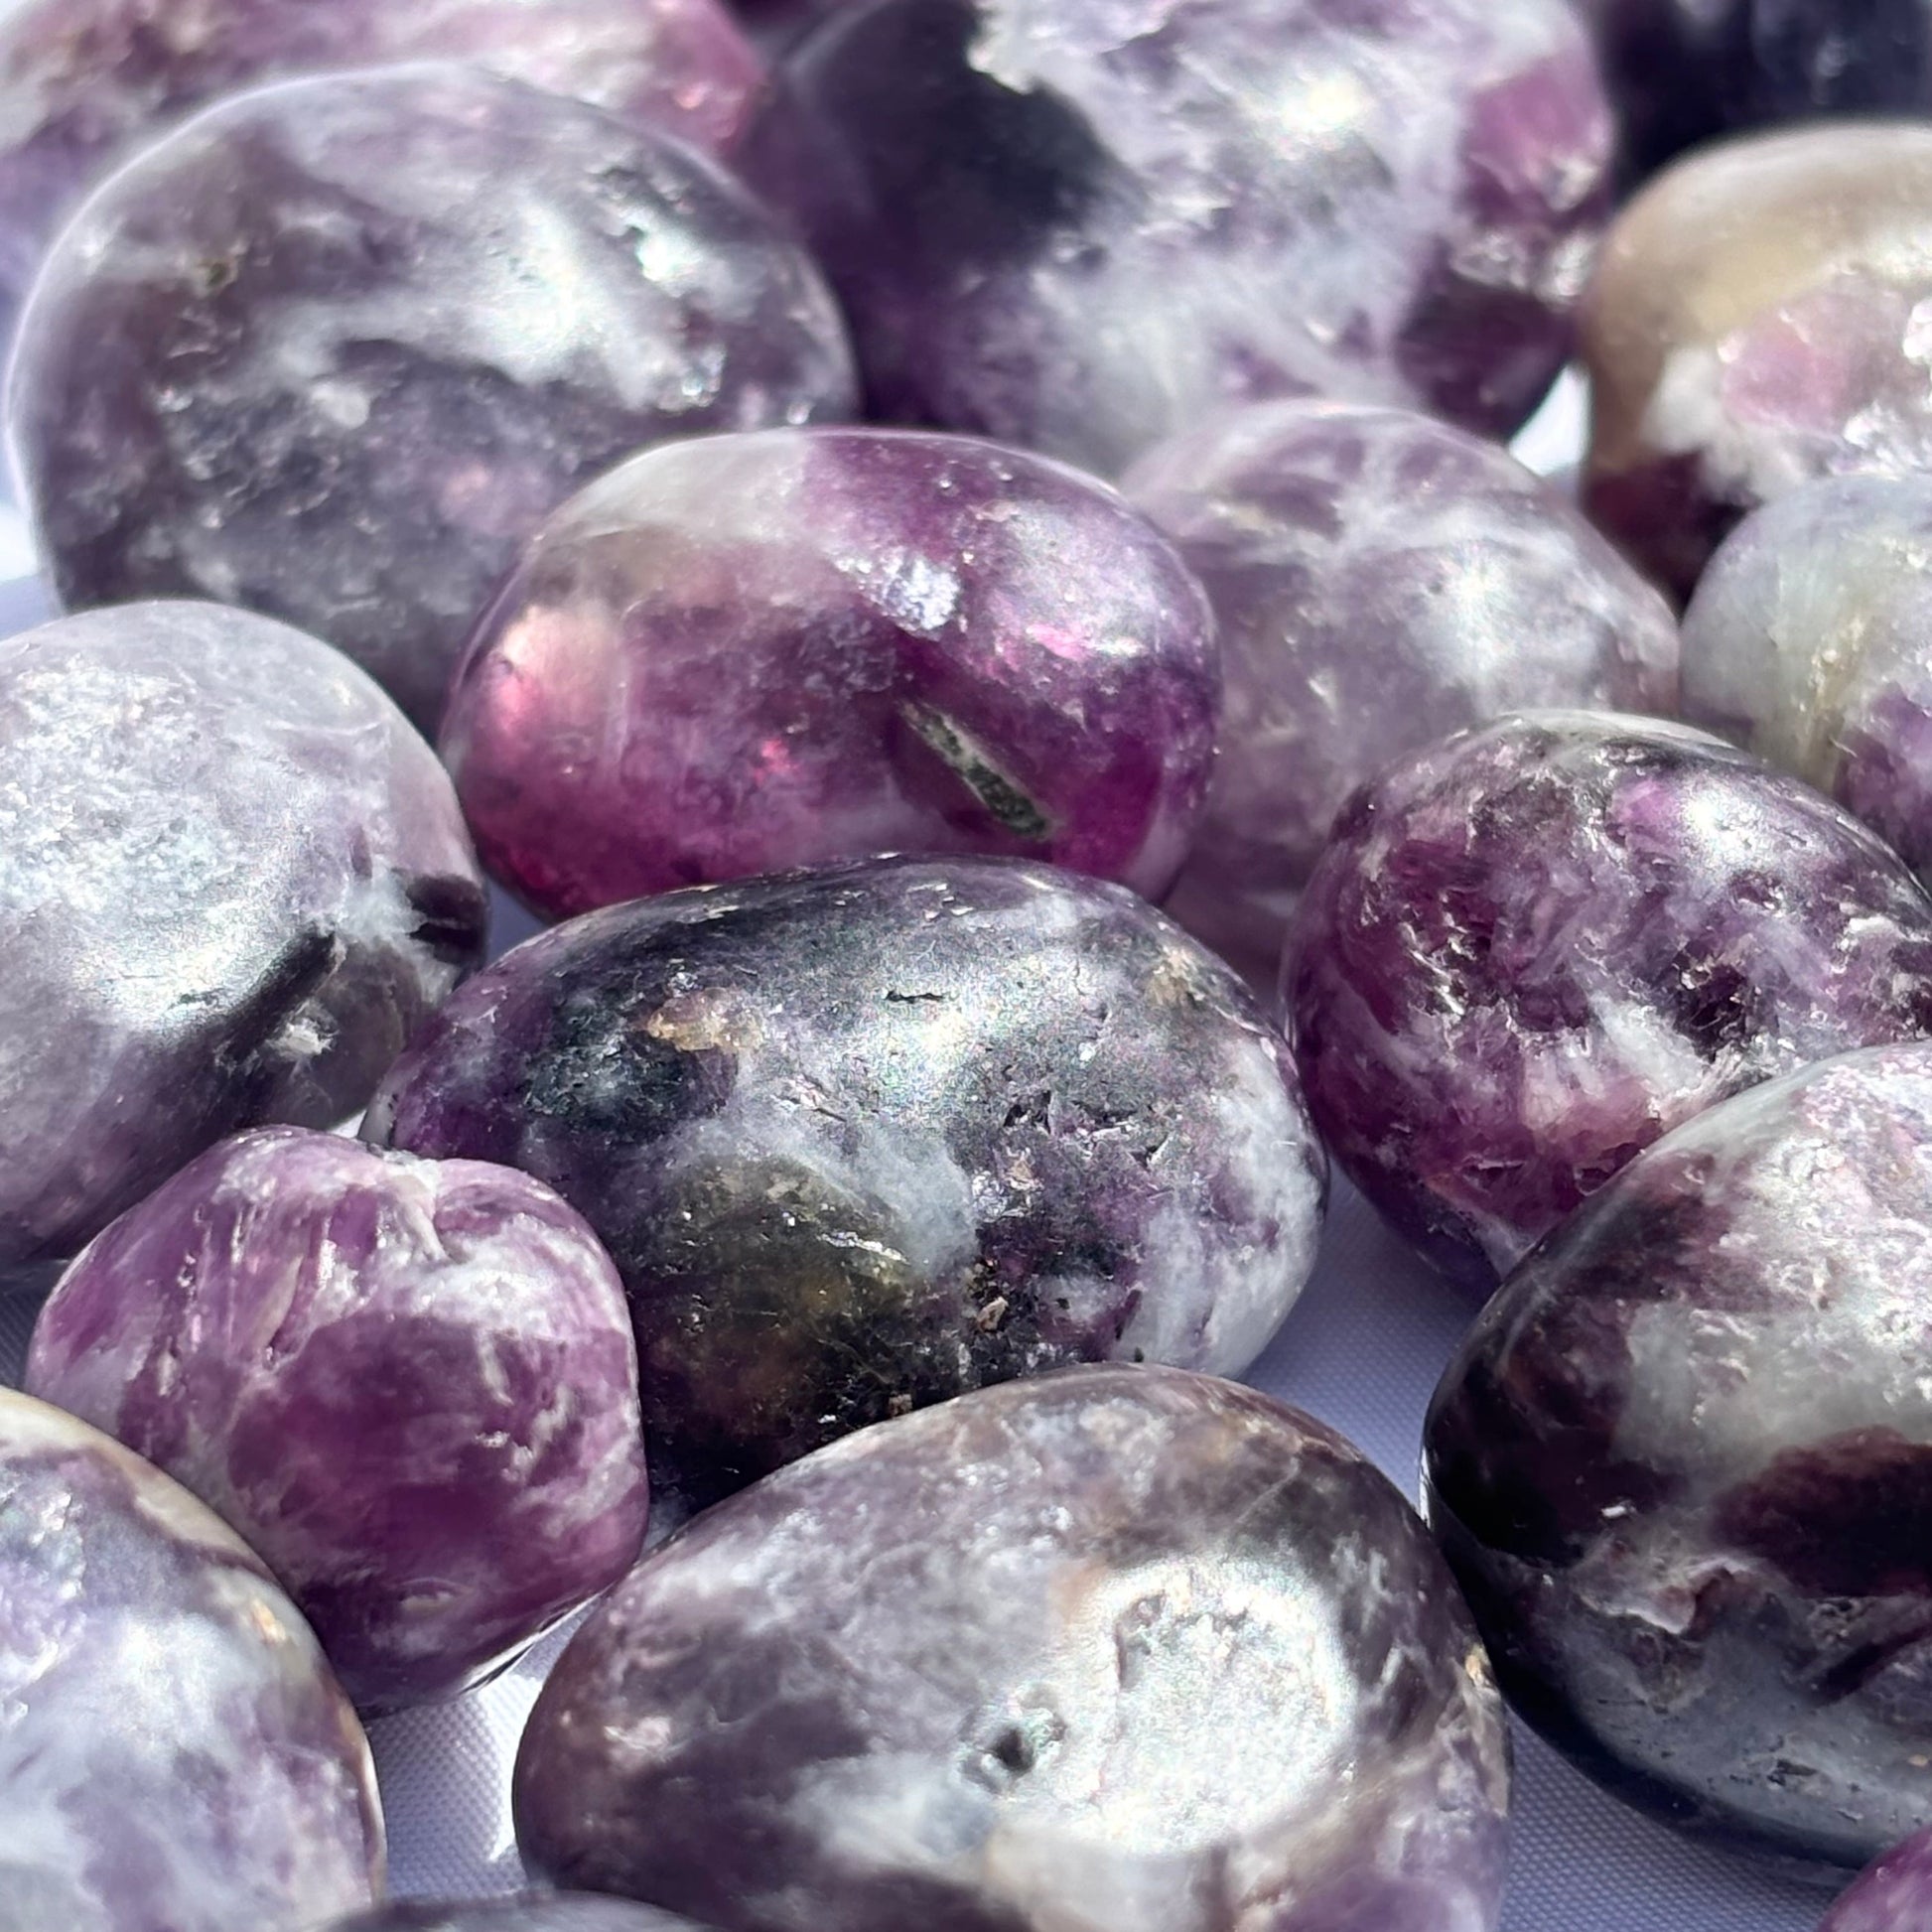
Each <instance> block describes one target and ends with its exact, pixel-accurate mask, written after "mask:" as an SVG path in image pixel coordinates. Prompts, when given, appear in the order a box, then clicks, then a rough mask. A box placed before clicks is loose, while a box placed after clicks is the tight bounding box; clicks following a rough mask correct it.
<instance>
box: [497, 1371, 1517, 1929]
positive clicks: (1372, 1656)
mask: <svg viewBox="0 0 1932 1932" xmlns="http://www.w3.org/2000/svg"><path fill="white" fill-rule="evenodd" d="M1508 1796H1509V1765H1508V1744H1507V1736H1506V1731H1505V1728H1504V1723H1503V1716H1502V1709H1501V1705H1500V1703H1499V1701H1498V1699H1497V1697H1496V1694H1495V1690H1494V1687H1493V1685H1492V1683H1491V1681H1490V1676H1489V1670H1488V1666H1487V1663H1486V1661H1485V1659H1484V1657H1483V1654H1482V1650H1481V1647H1480V1645H1479V1644H1478V1643H1477V1642H1476V1640H1475V1637H1474V1634H1473V1632H1472V1630H1471V1628H1470V1626H1469V1622H1468V1618H1467V1613H1466V1611H1465V1610H1464V1608H1463V1605H1462V1602H1461V1600H1460V1598H1459V1596H1458V1595H1457V1594H1456V1590H1455V1587H1454V1585H1453V1583H1452V1582H1451V1580H1450V1578H1449V1574H1448V1572H1447V1570H1446V1569H1445V1568H1444V1565H1443V1562H1442V1559H1441V1557H1440V1556H1439V1555H1438V1554H1437V1552H1436V1550H1435V1548H1434V1546H1433V1545H1432V1544H1431V1542H1430V1540H1429V1538H1428V1536H1427V1534H1426V1533H1425V1532H1424V1530H1423V1527H1422V1525H1421V1524H1420V1523H1419V1522H1418V1521H1417V1519H1416V1517H1415V1515H1414V1514H1413V1512H1412V1511H1411V1510H1410V1509H1409V1507H1408V1505H1407V1504H1406V1503H1404V1502H1403V1500H1402V1498H1401V1497H1400V1496H1399V1495H1398V1494H1397V1492H1396V1490H1395V1489H1394V1488H1393V1487H1392V1486H1391V1485H1390V1483H1389V1482H1388V1481H1387V1480H1386V1479H1385V1478H1384V1477H1383V1476H1382V1475H1381V1474H1379V1473H1378V1472H1377V1471H1376V1470H1375V1469H1374V1468H1373V1467H1372V1466H1371V1465H1370V1464H1369V1463H1368V1462H1367V1461H1366V1460H1365V1459H1364V1458H1363V1457H1362V1456H1361V1455H1360V1454H1359V1453H1358V1452H1357V1451H1356V1450H1355V1449H1352V1448H1351V1447H1350V1446H1349V1445H1348V1444H1346V1443H1345V1442H1343V1441H1342V1440H1341V1439H1340V1438H1339V1437H1337V1436H1335V1435H1333V1434H1332V1433H1331V1432H1330V1431H1328V1430H1327V1429H1325V1428H1323V1427H1322V1426H1321V1425H1320V1424H1318V1423H1315V1422H1312V1421H1311V1420H1310V1419H1309V1418H1308V1417H1306V1416H1304V1415H1301V1414H1299V1413H1297V1412H1296V1411H1294V1410H1292V1409H1287V1408H1284V1407H1283V1406H1281V1405H1280V1404H1278V1403H1276V1402H1273V1401H1271V1400H1270V1399H1269V1398H1267V1397H1265V1396H1262V1395H1258V1394H1256V1393H1255V1392H1254V1391H1253V1390H1250V1389H1243V1388H1237V1387H1235V1386H1234V1385H1232V1384H1230V1383H1226V1382H1218V1381H1213V1380H1210V1379H1208V1378H1207V1377H1204V1376H1198V1375H1189V1374H1184V1373H1180V1372H1178V1371H1174V1370H1169V1369H1155V1368H1146V1369H1132V1368H1119V1367H1115V1368H1099V1369H1084V1370H1074V1371H1072V1372H1069V1373H1066V1374H1061V1375H1055V1376H1051V1377H1048V1378H1047V1379H1045V1380H1043V1381H1038V1382H1031V1383H1014V1384H1009V1385H1008V1386H1006V1387H1004V1388H999V1389H990V1390H984V1391H982V1392H980V1393H978V1394H975V1395H968V1396H964V1397H961V1398H960V1399H959V1400H958V1401H955V1402H950V1403H947V1404H945V1405H944V1406H942V1407H940V1408H938V1409H933V1410H928V1411H925V1412H923V1413H922V1414H919V1415H917V1416H912V1417H908V1418H906V1419H905V1420H903V1421H900V1422H894V1423H887V1424H884V1425H882V1426H881V1427H879V1428H876V1429H871V1430H867V1431H865V1432H864V1433H863V1434H861V1435H859V1436H856V1437H853V1438H852V1439H850V1440H849V1441H846V1442H843V1443H839V1444H837V1445H835V1446H833V1447H832V1448H830V1449H823V1450H821V1451H820V1452H819V1453H818V1454H816V1455H814V1456H812V1457H811V1458H810V1459H809V1460H807V1461H805V1462H802V1463H799V1464H798V1465H796V1466H795V1467H793V1468H790V1469H787V1470H784V1471H783V1472H781V1473H780V1474H778V1475H776V1476H773V1477H770V1478H769V1479H768V1480H766V1481H764V1482H762V1483H760V1484H759V1485H758V1487H756V1488H754V1489H752V1490H749V1491H747V1492H746V1493H745V1494H744V1495H742V1496H738V1497H735V1498H734V1499H733V1500H732V1501H730V1502H728V1503H725V1504H723V1505H721V1506H720V1507H719V1508H717V1509H715V1510H713V1511H711V1512H710V1513H709V1514H708V1515H706V1516H704V1517H703V1518H701V1519H700V1520H699V1521H698V1522H696V1523H694V1524H692V1525H691V1527H690V1528H689V1529H687V1530H686V1531H685V1532H684V1534H683V1535H682V1536H680V1537H678V1538H677V1539H675V1540H674V1541H673V1542H671V1543H669V1544H667V1545H665V1546H664V1547H663V1548H662V1549H660V1550H659V1551H657V1552H656V1553H655V1554H653V1555H652V1556H649V1557H646V1558H645V1560H644V1561H643V1563H642V1564H640V1565H639V1566H638V1568H637V1569H636V1570H634V1571H633V1572H632V1573H631V1574H630V1576H629V1577H628V1578H627V1579H626V1580H625V1581H624V1582H623V1583H622V1584H621V1585H620V1586H619V1587H618V1588H617V1589H616V1590H615V1591H614V1592H613V1593H612V1594H611V1595H610V1596H609V1597H607V1598H606V1599H605V1600H604V1602H603V1603H602V1604H600V1605H599V1607H598V1608H597V1609H596V1610H595V1611H593V1612H592V1615H591V1618H590V1620H589V1621H588V1622H587V1623H586V1624H585V1626H584V1627H583V1629H582V1630H580V1631H579V1632H578V1634H577V1635H576V1637H575V1638H573V1640H572V1642H571V1644H570V1646H569V1648H568V1649H567V1650H566V1651H565V1652H564V1655H563V1657H562V1658H561V1659H560V1660H559V1662H558V1664H557V1667H556V1669H555V1670H554V1671H553V1672H552V1674H551V1677H550V1680H549V1682H548V1683H547V1684H546V1686H545V1687H544V1690H543V1692H542V1695H541V1696H540V1697H539V1699H538V1701H537V1705H536V1709H535V1711H534V1712H533V1713H532V1715H531V1719H530V1724H529V1726H528V1728H527V1729H526V1731H525V1732H524V1736H523V1743H522V1747H521V1750H520V1751H519V1753H518V1757H517V1763H516V1771H515V1777H514V1783H513V1798H514V1807H515V1817H516V1830H517V1843H518V1846H519V1848H520V1849H521V1851H522V1854H523V1857H524V1859H525V1861H526V1863H529V1864H530V1865H531V1866H532V1867H533V1868H534V1869H535V1870H537V1871H540V1872H543V1873H545V1874H547V1875H549V1876H551V1877H553V1878H556V1879H558V1880H560V1881H562V1882H565V1883H570V1884H583V1885H588V1886H593V1887H596V1888H598V1889H600V1890H607V1891H614V1892H621V1893H625V1894H628V1895H631V1896H635V1897H639V1898H647V1899H650V1900H651V1901H652V1902H653V1903H656V1904H660V1905H667V1906H671V1907H673V1908H675V1909H677V1910H680V1911H688V1912H691V1913H694V1914H695V1915H696V1916H698V1917H699V1918H702V1919H704V1920H706V1921H708V1922H710V1923H713V1924H715V1925H717V1926H719V1927H721V1928H724V1932H893V1929H894V1928H900V1927H906V1926H917V1927H919V1928H922V1932H1049V1929H1050V1932H1237V1928H1239V1932H1366V1928H1371V1927H1372V1928H1376V1929H1377V1932H1393V1929H1394V1928H1397V1927H1400V1928H1401V1929H1402V1932H1490V1929H1491V1928H1493V1927H1494V1925H1495V1923H1496V1917H1497V1908H1498V1899H1499V1895H1500V1892H1501V1889H1502V1881H1503V1866H1504V1855H1505V1837H1506V1830H1505V1819H1506V1815H1507V1809H1508Z"/></svg>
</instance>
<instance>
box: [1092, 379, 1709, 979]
mask: <svg viewBox="0 0 1932 1932" xmlns="http://www.w3.org/2000/svg"><path fill="white" fill-rule="evenodd" d="M1126 488H1127V491H1128V494H1129V495H1130V496H1131V497H1132V498H1133V499H1134V500H1135V501H1136V502H1138V503H1139V504H1140V506H1141V507H1142V508H1143V509H1145V510H1146V511H1147V513H1148V514H1149V515H1150V516H1151V517H1152V518H1153V519H1154V521H1155V522H1156V523H1158V524H1160V525H1161V527H1162V528H1163V529H1165V530H1166V531H1167V532H1168V534H1169V535H1170V536H1172V537H1173V539H1174V541H1175V543H1176V544H1177V545H1178V547H1179V549H1180V553H1181V555H1182V556H1183V557H1184V558H1185V559H1186V561H1187V563H1188V564H1189V566H1190V567H1191V568H1192V569H1193V571H1194V573H1195V574H1196V575H1197V576H1198V577H1199V578H1200V580H1201V582H1202V583H1203V584H1204V585H1205V586H1206V587H1207V591H1208V595H1209V596H1210V598H1211V599H1212V600H1213V604H1214V609H1215V614H1216V616H1217V617H1218V618H1219V620H1220V628H1221V642H1222V647H1223V654H1224V658H1225V662H1226V669H1227V707H1226V712H1225V715H1224V717H1223V720H1222V725H1221V739H1220V756H1219V758H1218V759H1217V760H1216V763H1215V766H1214V777H1213V783H1212V786H1211V787H1210V790H1209V793H1208V806H1207V811H1206V815H1205V816H1204V818H1203V819H1202V822H1201V826H1200V829H1199V831H1198V832H1197V833H1196V834H1195V838H1194V843H1193V847H1192V850H1191V852H1190V853H1189V856H1188V861H1187V866H1186V870H1185V872H1184V873H1183V875H1182V877H1181V880H1180V883H1179V885H1178V887H1177V888H1176V889H1175V891H1174V892H1173V894H1172V895H1171V896H1170V897H1169V899H1168V909H1169V910H1170V911H1172V912H1173V914H1174V915H1175V916H1176V917H1177V918H1179V919H1180V920H1181V921H1182V922H1183V923H1184V924H1185V925H1187V926H1189V927H1190V928H1191V929H1192V930H1193V931H1195V932H1197V933H1199V934H1200V936H1201V937H1202V938H1203V939H1205V940H1207V942H1208V943H1209V944H1210V945H1212V946H1214V947H1215V948H1216V949H1217V950H1218V951H1220V952H1221V953H1222V955H1223V956H1224V957H1225V958H1227V959H1229V960H1231V961H1233V962H1234V963H1235V964H1236V965H1238V966H1239V967H1240V968H1241V969H1242V971H1243V972H1244V973H1246V974H1247V976H1248V977H1249V979H1250V980H1252V981H1253V982H1254V983H1255V984H1257V985H1263V986H1268V987H1270V988H1272V987H1273V984H1274V981H1275V978H1276V975H1277V972H1278V971H1279V969H1280V965H1281V953H1282V940H1283V935H1284V933H1285V931H1286V929H1287V923H1288V915H1289V913H1290V912H1291V910H1292V909H1293V907H1294V904H1295V900H1296V899H1297V897H1299V896H1300V893H1301V889H1302V888H1303V886H1304V885H1306V884H1307V882H1308V877H1309V874H1310V873H1311V871H1312V870H1313V867H1314V862H1315V860H1316V859H1318V858H1319V857H1320V855H1321V848H1322V846H1323V845H1324V844H1325V843H1326V840H1327V837H1328V831H1329V828H1330V826H1332V825H1333V823H1334V818H1335V814H1336V812H1338V811H1339V810H1340V809H1341V806H1342V804H1343V802H1344V801H1345V800H1346V799H1347V797H1348V795H1349V793H1350V792H1352V791H1353V790H1354V789H1355V787H1356V786H1357V785H1359V784H1360V783H1362V782H1363V780H1365V779H1367V778H1372V777H1374V776H1375V775H1376V774H1377V773H1379V772H1380V771H1381V770H1382V769H1383V768H1384V767H1385V766H1386V765H1389V764H1391V763H1393V762H1394V760H1395V759H1398V758H1400V757H1402V756H1403V755H1405V754H1406V753H1409V752H1413V751H1415V750H1417V749H1418V748H1419V747H1421V746H1423V745H1425V744H1427V743H1428V742H1429V741H1430V740H1431V739H1433V738H1437V737H1439V736H1441V735H1442V734H1443V733H1445V732H1449V731H1454V730H1456V729H1458V728H1460V727H1461V726H1463V725H1472V724H1481V723H1484V722H1486V721H1487V720H1489V719H1492V718H1495V717H1499V716H1501V715H1503V714H1504V713H1507V712H1512V711H1523V710H1527V709H1531V708H1533V707H1537V706H1552V705H1566V706H1567V705H1574V706H1583V707H1587V708H1592V709H1594V708H1597V707H1601V708H1603V709H1606V710H1611V711H1659V712H1673V711H1675V710H1676V700H1677V648H1678V646H1677V626H1676V623H1675V621H1674V620H1673V619H1672V616H1671V613H1670V611H1669V609H1668V608H1667V607H1666V605H1665V604H1664V602H1663V600H1662V599H1661V598H1660V597H1659V596H1658V595H1657V593H1656V592H1655V591H1654V590H1652V589H1651V588H1650V587H1649V586H1648V585H1647V584H1645V583H1644V582H1643V581H1642V579H1641V578H1639V577H1638V576H1637V575H1636V573H1635V572H1634V571H1633V570H1632V569H1631V568H1630V566H1629V565H1628V564H1626V563H1625V562H1624V561H1623V560H1622V559H1621V558H1620V557H1619V556H1618V555H1617V554H1616V552H1615V551H1614V550H1612V549H1611V548H1610V546H1609V545H1608V544H1607V543H1606V542H1605V541H1604V540H1603V538H1602V537H1601V536H1599V535H1598V534H1597V532H1596V531H1595V530H1594V529H1592V528H1591V527H1590V525H1589V524H1588V523H1587V522H1586V521H1585V520H1584V518H1583V517H1582V516H1581V515H1580V514H1579V513H1578V512H1577V510H1576V509H1575V508H1573V507H1572V506H1571V504H1569V503H1568V502H1566V501H1565V500H1564V499H1563V498H1562V497H1561V496H1559V495H1558V494H1557V493H1556V492H1555V490H1553V489H1552V488H1551V487H1550V486H1549V485H1547V484H1545V483H1542V482H1541V481H1539V480H1538V479H1537V478H1535V477H1533V476H1532V475H1531V474H1530V473H1529V472H1528V471H1527V470H1525V469H1524V468H1523V467H1522V466H1521V465H1520V464H1518V463H1516V462H1515V461H1514V460H1513V459H1512V458H1511V457H1509V456H1508V455H1507V454H1506V453H1505V452H1503V451H1502V450H1500V449H1497V448H1496V447H1495V446H1494V445H1493V444H1488V443H1483V442H1480V441H1478V440H1477V439H1476V438H1474V437H1471V436H1468V435H1465V434H1464V433H1463V432H1461V431H1459V430H1455V429H1451V428H1449V427H1448V426H1447V425H1446V424H1442V423H1438V422H1435V421H1433V420H1432V419H1431V418H1429V417H1426V416H1417V415H1412V414H1410V413H1409V412H1408V411H1406V410H1395V409H1382V408H1377V407H1373V406H1362V405H1354V404H1347V403H1329V402H1277V403H1263V404H1258V405H1256V406H1255V407H1253V408H1251V409H1247V410H1242V411H1239V412H1236V413H1232V414H1230V415H1228V416H1226V417H1224V418H1222V419H1221V420H1220V421H1218V422H1217V423H1215V424H1213V425H1211V426H1209V427H1207V428H1203V429H1200V430H1196V431H1195V432H1193V433H1192V434H1191V435H1188V436H1183V437H1180V438H1177V439H1176V440H1174V441H1173V442H1172V443H1168V444H1165V445H1163V446H1162V447H1161V448H1159V449H1157V450H1155V451H1152V452H1151V453H1150V454H1149V455H1148V456H1147V457H1146V458H1145V459H1143V461H1142V462H1141V463H1140V464H1138V465H1137V466H1136V467H1135V468H1134V470H1132V471H1131V472H1130V473H1129V475H1128V479H1127V483H1126Z"/></svg>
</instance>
